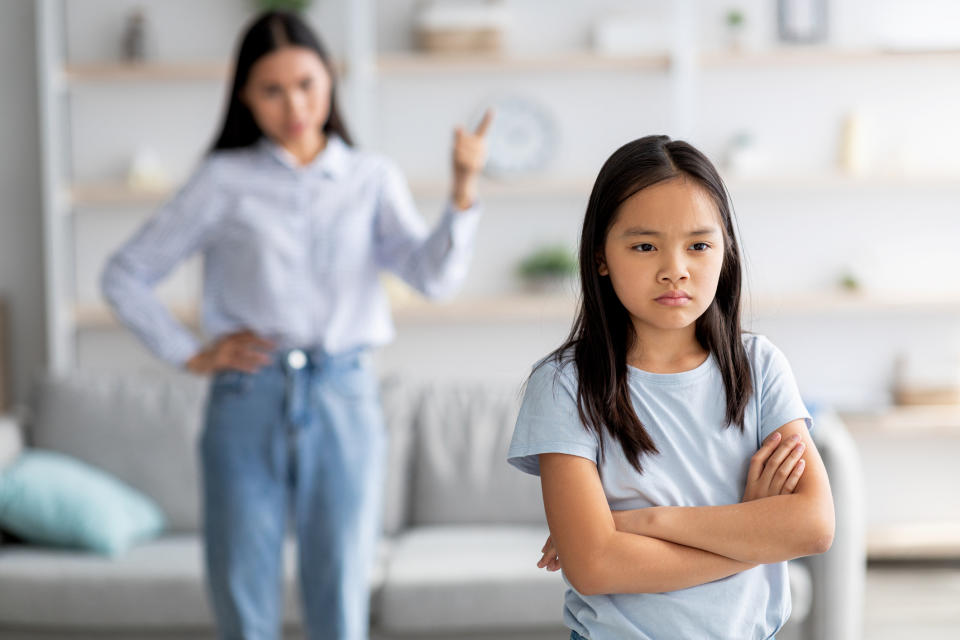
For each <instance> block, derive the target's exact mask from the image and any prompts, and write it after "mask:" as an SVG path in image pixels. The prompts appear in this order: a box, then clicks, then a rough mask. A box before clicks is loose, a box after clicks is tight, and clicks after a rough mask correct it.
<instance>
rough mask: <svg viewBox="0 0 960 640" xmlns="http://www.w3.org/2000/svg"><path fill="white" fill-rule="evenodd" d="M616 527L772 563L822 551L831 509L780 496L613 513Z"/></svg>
mask: <svg viewBox="0 0 960 640" xmlns="http://www.w3.org/2000/svg"><path fill="white" fill-rule="evenodd" d="M614 519H615V521H616V522H617V528H618V529H621V530H624V531H630V532H632V533H637V534H641V535H645V536H653V537H655V538H660V539H662V540H669V541H670V542H675V543H677V544H681V545H685V546H688V547H696V548H697V549H702V550H704V551H709V552H711V553H714V554H718V555H722V556H726V557H728V558H732V559H734V560H739V561H742V562H751V563H763V564H765V563H771V562H782V561H784V560H791V559H793V558H797V557H800V556H806V555H812V554H817V553H823V552H824V551H826V550H827V549H829V548H830V544H831V542H832V541H833V528H834V520H833V511H832V505H831V509H830V510H827V509H826V508H824V507H823V506H822V505H819V504H817V503H816V502H815V501H814V500H812V499H811V498H809V497H807V496H801V495H782V496H773V497H769V498H762V499H759V500H751V501H750V502H744V503H738V504H731V505H724V506H709V507H649V508H646V509H636V510H632V511H621V512H617V513H615V515H614Z"/></svg>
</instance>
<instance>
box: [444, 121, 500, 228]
mask: <svg viewBox="0 0 960 640" xmlns="http://www.w3.org/2000/svg"><path fill="white" fill-rule="evenodd" d="M491 122H493V110H491V109H487V111H486V112H485V113H484V114H483V119H482V120H481V121H480V124H479V125H478V126H477V129H476V131H474V132H473V133H469V132H467V131H464V129H463V127H457V128H456V129H455V130H454V140H453V204H454V206H456V207H457V209H460V210H463V209H469V208H470V207H471V206H473V203H474V201H475V200H476V198H477V180H478V178H479V176H480V170H481V169H483V164H484V163H485V162H486V161H487V140H486V135H487V130H488V129H489V128H490V123H491Z"/></svg>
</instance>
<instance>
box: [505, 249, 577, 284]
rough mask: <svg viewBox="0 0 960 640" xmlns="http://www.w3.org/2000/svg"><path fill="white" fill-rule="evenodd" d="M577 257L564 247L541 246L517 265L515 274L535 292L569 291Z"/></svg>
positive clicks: (575, 271) (574, 274) (575, 270)
mask: <svg viewBox="0 0 960 640" xmlns="http://www.w3.org/2000/svg"><path fill="white" fill-rule="evenodd" d="M578 266H579V265H578V264H577V259H576V257H575V256H574V255H573V254H571V253H570V251H569V250H567V248H566V247H563V246H559V245H550V246H545V247H541V248H540V249H537V250H536V251H534V252H533V253H531V254H530V255H529V256H528V257H526V258H524V259H523V260H522V261H521V262H520V264H519V265H518V266H517V274H518V275H519V276H520V278H521V279H522V280H523V281H524V283H525V285H526V287H527V289H528V290H530V291H532V292H535V293H557V294H558V293H570V292H571V289H572V286H571V284H572V281H573V279H574V277H575V276H576V273H577V268H578Z"/></svg>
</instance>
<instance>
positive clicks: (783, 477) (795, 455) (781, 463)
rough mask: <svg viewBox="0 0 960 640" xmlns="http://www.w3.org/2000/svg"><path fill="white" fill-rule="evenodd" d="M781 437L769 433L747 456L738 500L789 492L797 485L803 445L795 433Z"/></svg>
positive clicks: (746, 500) (800, 471)
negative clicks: (748, 457) (747, 466)
mask: <svg viewBox="0 0 960 640" xmlns="http://www.w3.org/2000/svg"><path fill="white" fill-rule="evenodd" d="M781 440H783V438H782V436H781V435H780V433H779V432H777V431H775V432H773V433H772V434H770V436H769V437H767V439H766V441H765V442H764V443H763V445H762V446H761V447H760V448H759V449H757V452H756V453H755V454H753V457H752V458H750V468H749V470H748V471H747V485H746V487H745V488H744V490H743V500H741V502H749V501H750V500H756V499H758V498H768V497H770V496H779V495H783V494H787V493H793V491H794V489H796V488H797V483H798V482H800V476H802V475H803V467H804V466H805V463H804V461H803V460H801V459H800V458H801V456H802V455H803V450H804V444H803V443H802V442H800V437H799V436H797V435H793V436H790V437H789V438H787V439H786V440H783V442H781Z"/></svg>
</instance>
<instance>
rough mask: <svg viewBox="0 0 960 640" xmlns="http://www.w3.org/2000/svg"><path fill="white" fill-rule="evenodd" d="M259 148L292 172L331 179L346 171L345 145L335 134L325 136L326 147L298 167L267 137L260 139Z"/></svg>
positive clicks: (297, 164)
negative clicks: (314, 174)
mask: <svg viewBox="0 0 960 640" xmlns="http://www.w3.org/2000/svg"><path fill="white" fill-rule="evenodd" d="M259 144H260V148H261V149H263V150H264V151H265V152H266V153H267V154H268V155H270V156H272V157H273V158H274V159H275V160H276V161H277V162H279V163H280V164H282V165H283V166H285V167H287V168H288V169H291V170H292V171H296V172H302V173H315V172H316V173H321V174H323V175H325V176H328V177H331V178H339V177H340V176H342V175H343V173H344V172H345V171H346V169H347V153H348V149H347V145H346V143H345V142H344V141H343V140H342V139H341V138H340V136H338V135H337V134H335V133H332V134H329V135H328V136H327V146H326V147H324V149H323V151H321V152H320V153H318V154H317V157H315V158H314V159H313V160H311V161H310V162H309V163H307V164H305V165H302V166H301V165H300V164H299V163H298V162H297V160H296V158H294V157H293V154H292V153H290V152H289V151H287V150H286V149H284V148H283V147H282V146H280V145H279V144H277V143H276V142H274V141H273V140H271V139H270V138H269V137H267V136H263V137H261V138H260V143H259Z"/></svg>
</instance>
